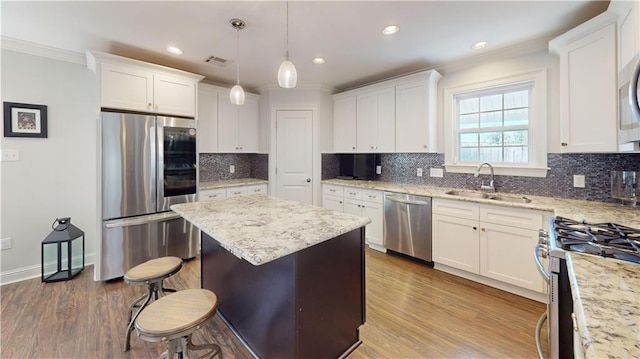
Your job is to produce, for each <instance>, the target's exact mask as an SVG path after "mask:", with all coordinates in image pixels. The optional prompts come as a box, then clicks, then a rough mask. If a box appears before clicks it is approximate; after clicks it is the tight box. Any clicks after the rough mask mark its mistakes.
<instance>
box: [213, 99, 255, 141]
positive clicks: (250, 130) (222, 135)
mask: <svg viewBox="0 0 640 359" xmlns="http://www.w3.org/2000/svg"><path fill="white" fill-rule="evenodd" d="M218 98H219V101H218V152H220V153H257V152H258V150H259V146H258V142H259V138H258V133H259V132H258V131H259V123H258V96H257V95H252V94H246V95H245V102H244V105H233V104H232V103H231V101H230V100H229V93H228V92H225V93H221V94H220V95H219V96H218Z"/></svg>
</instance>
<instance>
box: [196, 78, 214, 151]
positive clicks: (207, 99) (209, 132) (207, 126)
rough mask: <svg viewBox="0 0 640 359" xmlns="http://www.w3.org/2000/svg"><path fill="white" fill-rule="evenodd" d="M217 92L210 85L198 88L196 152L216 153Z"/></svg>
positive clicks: (201, 85) (202, 85)
mask: <svg viewBox="0 0 640 359" xmlns="http://www.w3.org/2000/svg"><path fill="white" fill-rule="evenodd" d="M218 92H219V90H218V89H217V88H216V87H214V86H211V85H207V84H200V85H199V86H198V115H197V117H196V120H198V152H200V153H215V152H218Z"/></svg>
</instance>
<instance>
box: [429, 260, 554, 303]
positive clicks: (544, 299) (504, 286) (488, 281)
mask: <svg viewBox="0 0 640 359" xmlns="http://www.w3.org/2000/svg"><path fill="white" fill-rule="evenodd" d="M433 268H434V269H437V270H440V271H443V272H446V273H449V274H453V275H455V276H458V277H462V278H465V279H468V280H471V281H474V282H478V283H481V284H484V285H488V286H489V287H494V288H498V289H500V290H504V291H505V292H509V293H513V294H516V295H519V296H521V297H525V298H529V299H531V300H535V301H536V302H540V303H548V302H549V295H548V294H545V293H539V292H535V291H532V290H530V289H525V288H521V287H518V286H515V285H511V284H508V283H504V282H500V281H498V280H495V279H492V278H487V277H483V276H481V275H478V274H475V273H469V272H466V271H463V270H460V269H458V268H453V267H449V266H448V265H445V264H439V263H434V266H433Z"/></svg>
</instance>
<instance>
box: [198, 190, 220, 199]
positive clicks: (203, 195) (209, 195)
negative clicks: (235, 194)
mask: <svg viewBox="0 0 640 359" xmlns="http://www.w3.org/2000/svg"><path fill="white" fill-rule="evenodd" d="M225 198H227V191H226V190H225V189H205V190H202V191H200V193H198V200H200V201H212V200H215V199H225Z"/></svg>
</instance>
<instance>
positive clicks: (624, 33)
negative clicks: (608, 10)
mask: <svg viewBox="0 0 640 359" xmlns="http://www.w3.org/2000/svg"><path fill="white" fill-rule="evenodd" d="M611 6H616V8H619V10H618V13H619V14H620V16H619V17H618V69H622V68H623V67H624V66H626V65H627V64H628V63H629V61H631V59H632V58H633V56H635V54H637V53H638V52H640V2H638V1H617V2H612V3H611Z"/></svg>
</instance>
